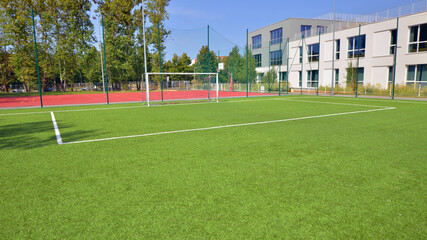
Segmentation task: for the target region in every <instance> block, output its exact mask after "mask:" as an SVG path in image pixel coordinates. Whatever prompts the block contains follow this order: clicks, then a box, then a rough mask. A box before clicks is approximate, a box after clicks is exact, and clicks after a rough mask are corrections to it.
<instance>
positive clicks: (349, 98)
mask: <svg viewBox="0 0 427 240" xmlns="http://www.w3.org/2000/svg"><path fill="white" fill-rule="evenodd" d="M311 98H329V99H342V100H354V101H369V102H388V103H415V104H423V105H426V104H427V102H426V101H423V100H409V99H408V100H406V99H395V100H390V99H378V98H377V99H375V98H364V97H360V98H354V97H346V96H335V97H329V96H312V97H311Z"/></svg>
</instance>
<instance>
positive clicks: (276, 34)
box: [270, 28, 282, 45]
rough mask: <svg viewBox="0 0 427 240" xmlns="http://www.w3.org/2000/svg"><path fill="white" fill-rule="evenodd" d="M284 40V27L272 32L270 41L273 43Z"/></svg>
mask: <svg viewBox="0 0 427 240" xmlns="http://www.w3.org/2000/svg"><path fill="white" fill-rule="evenodd" d="M280 42H282V28H278V29H275V30H273V31H271V32H270V43H271V45H274V44H278V43H280Z"/></svg>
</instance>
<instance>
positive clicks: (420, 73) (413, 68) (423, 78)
mask: <svg viewBox="0 0 427 240" xmlns="http://www.w3.org/2000/svg"><path fill="white" fill-rule="evenodd" d="M416 82H418V83H419V82H427V64H424V65H410V66H408V73H407V75H406V84H407V85H412V84H414V83H416Z"/></svg>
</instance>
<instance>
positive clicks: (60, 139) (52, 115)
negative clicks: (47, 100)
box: [50, 112, 63, 145]
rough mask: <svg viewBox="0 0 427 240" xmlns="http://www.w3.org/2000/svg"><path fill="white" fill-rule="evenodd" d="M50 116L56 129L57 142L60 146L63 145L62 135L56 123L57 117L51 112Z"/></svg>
mask: <svg viewBox="0 0 427 240" xmlns="http://www.w3.org/2000/svg"><path fill="white" fill-rule="evenodd" d="M50 116H51V117H52V123H53V128H54V129H55V135H56V141H57V142H58V144H59V145H61V144H63V142H62V138H61V133H60V132H59V128H58V124H57V123H56V119H55V115H54V114H53V112H50Z"/></svg>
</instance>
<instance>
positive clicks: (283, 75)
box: [279, 72, 288, 81]
mask: <svg viewBox="0 0 427 240" xmlns="http://www.w3.org/2000/svg"><path fill="white" fill-rule="evenodd" d="M279 79H280V81H288V73H287V72H280V74H279Z"/></svg>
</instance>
